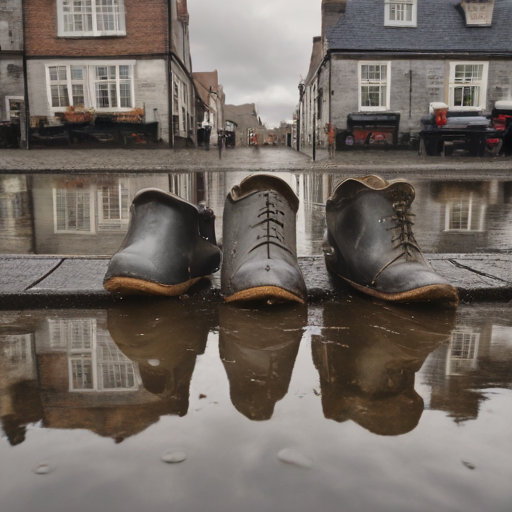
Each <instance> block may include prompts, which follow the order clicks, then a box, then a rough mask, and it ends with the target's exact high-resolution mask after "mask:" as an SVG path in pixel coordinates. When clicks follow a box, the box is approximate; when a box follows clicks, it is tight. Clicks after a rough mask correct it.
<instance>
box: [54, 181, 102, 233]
mask: <svg viewBox="0 0 512 512" xmlns="http://www.w3.org/2000/svg"><path fill="white" fill-rule="evenodd" d="M57 190H65V191H70V192H77V191H81V192H88V194H89V229H88V230H85V229H58V221H57ZM94 212H95V208H94V191H93V190H92V189H86V188H80V189H64V188H61V187H54V188H53V230H54V233H65V234H67V235H73V234H74V235H94V234H95V233H96V226H95V215H94Z"/></svg>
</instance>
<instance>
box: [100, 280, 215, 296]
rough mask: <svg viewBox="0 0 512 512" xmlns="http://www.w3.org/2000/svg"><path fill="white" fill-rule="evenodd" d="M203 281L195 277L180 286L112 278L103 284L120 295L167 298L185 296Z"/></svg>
mask: <svg viewBox="0 0 512 512" xmlns="http://www.w3.org/2000/svg"><path fill="white" fill-rule="evenodd" d="M204 277H207V276H204ZM201 279H203V277H194V279H190V280H188V281H185V282H184V283H180V284H159V283H152V282H151V281H144V280H143V279H134V278H132V277H112V278H110V279H109V280H108V281H106V282H105V283H104V284H103V287H104V288H105V289H106V290H108V291H109V292H111V293H116V294H118V295H165V296H167V297H174V296H176V295H183V294H184V293H185V292H186V291H187V290H188V289H189V288H190V287H191V286H192V285H194V284H196V283H197V282H198V281H199V280H201Z"/></svg>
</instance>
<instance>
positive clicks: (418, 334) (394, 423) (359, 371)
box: [312, 297, 455, 435]
mask: <svg viewBox="0 0 512 512" xmlns="http://www.w3.org/2000/svg"><path fill="white" fill-rule="evenodd" d="M341 311H343V314H341ZM454 325H455V311H454V310H450V309H441V308H437V309H434V308H429V307H428V306H427V307H425V306H424V305H422V306H405V305H403V306H398V307H397V306H393V305H388V304H382V303H377V302H373V301H371V300H368V299H363V298H359V297H354V298H352V299H349V300H345V301H343V303H341V304H340V303H331V304H325V305H324V306H323V315H322V329H321V334H320V335H315V336H313V338H312V351H313V361H314V363H315V366H316V368H317V370H318V373H319V375H320V386H321V395H322V407H323V412H324V415H325V417H326V418H327V419H333V420H335V421H338V422H344V421H347V420H352V421H354V422H356V423H358V424H359V425H360V426H362V427H364V428H365V429H367V430H369V431H370V432H373V433H375V434H379V435H401V434H405V433H406V432H409V431H411V430H412V429H414V428H415V427H416V425H417V424H418V422H419V420H420V417H421V415H422V412H423V408H424V404H423V399H422V398H421V396H420V395H419V394H418V393H417V392H416V390H415V388H414V384H415V374H416V372H418V370H419V369H420V368H421V366H422V365H423V362H424V361H425V359H426V357H427V356H428V355H429V354H430V353H431V352H432V351H433V350H434V349H435V348H436V347H438V346H439V345H440V344H441V343H443V342H445V341H446V340H447V339H448V338H449V336H450V333H451V331H452V330H453V328H454Z"/></svg>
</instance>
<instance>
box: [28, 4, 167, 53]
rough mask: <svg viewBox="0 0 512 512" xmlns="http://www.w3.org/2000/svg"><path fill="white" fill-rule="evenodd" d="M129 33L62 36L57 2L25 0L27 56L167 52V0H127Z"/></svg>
mask: <svg viewBox="0 0 512 512" xmlns="http://www.w3.org/2000/svg"><path fill="white" fill-rule="evenodd" d="M124 5H125V19H126V36H121V37H86V38H80V39H76V38H62V37H58V35H57V1H56V0H25V26H26V29H25V44H26V51H27V56H29V57H35V56H59V57H109V56H122V55H147V54H155V53H157V54H158V53H166V51H167V31H168V25H167V1H166V0H144V1H141V0H124Z"/></svg>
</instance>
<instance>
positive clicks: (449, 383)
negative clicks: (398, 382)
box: [422, 304, 512, 422]
mask: <svg viewBox="0 0 512 512" xmlns="http://www.w3.org/2000/svg"><path fill="white" fill-rule="evenodd" d="M422 379H423V380H424V382H425V384H427V385H428V387H429V388H430V397H429V408H431V409H437V410H442V411H445V412H447V413H449V414H450V416H451V417H453V418H454V420H455V421H457V422H463V421H467V420H471V419H476V418H477V417H478V412H479V408H480V404H481V403H482V401H484V400H485V395H484V391H483V390H489V389H491V388H504V389H510V388H511V387H512V319H511V318H510V312H509V310H508V309H505V310H503V309H500V308H496V307H495V306H492V305H485V304H482V305H478V306H474V307H471V308H462V309H460V310H459V313H458V315H457V326H456V328H455V329H454V330H453V332H452V333H451V336H450V340H449V343H448V344H446V345H443V346H441V347H439V348H438V349H437V350H436V351H435V352H434V353H433V354H432V355H431V356H430V357H429V358H428V360H427V362H426V363H425V367H424V368H423V369H422Z"/></svg>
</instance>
